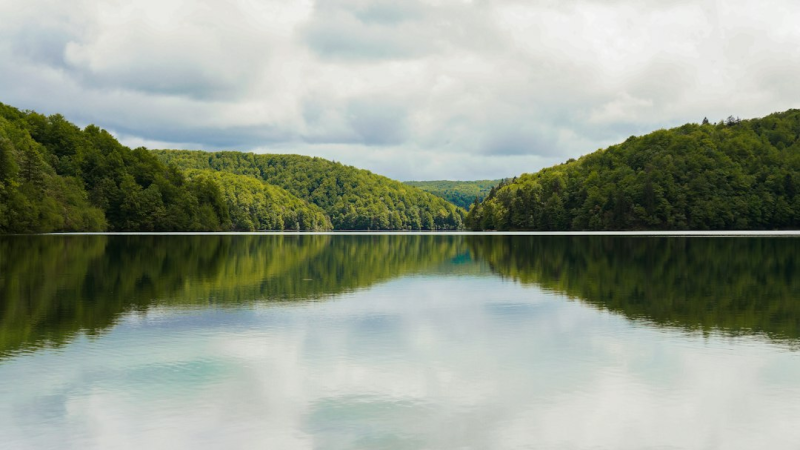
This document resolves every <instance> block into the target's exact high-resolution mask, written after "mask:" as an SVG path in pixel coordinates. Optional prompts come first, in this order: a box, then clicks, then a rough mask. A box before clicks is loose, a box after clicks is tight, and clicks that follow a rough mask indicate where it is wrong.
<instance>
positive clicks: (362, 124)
mask: <svg viewBox="0 0 800 450" xmlns="http://www.w3.org/2000/svg"><path fill="white" fill-rule="evenodd" d="M798 12H800V5H797V4H796V3H795V2H791V1H788V0H784V1H778V3H776V4H773V5H772V6H771V7H770V8H764V7H763V6H761V5H760V4H758V3H757V2H752V1H745V0H738V1H732V2H724V3H723V2H718V1H712V0H707V1H701V2H693V1H682V0H676V1H668V2H656V1H646V2H633V3H632V2H623V1H601V0H573V1H566V2H565V1H542V2H522V1H516V0H499V1H493V2H484V1H480V2H479V1H475V2H464V1H460V0H429V1H426V0H418V1H408V2H402V3H398V2H389V1H384V0H375V1H368V0H336V1H333V0H330V1H318V2H312V1H310V0H309V1H296V2H283V1H263V2H255V1H251V0H228V1H222V2H220V1H211V0H206V1H201V2H188V1H184V0H159V1H155V0H147V1H141V2H136V3H135V4H131V3H129V2H121V1H118V0H97V1H92V0H79V1H76V2H69V3H65V2H56V1H53V0H30V1H27V2H18V1H13V0H0V17H2V22H3V23H2V27H0V101H2V102H5V103H8V104H11V105H14V106H18V107H21V108H29V109H35V110H38V111H40V112H44V113H48V114H50V113H55V112H60V113H63V114H64V115H65V116H66V117H67V118H69V119H71V120H73V121H75V122H77V123H79V124H88V123H96V124H97V125H99V126H102V127H105V128H108V129H111V130H114V131H116V132H118V133H120V137H122V138H123V141H124V142H126V143H129V144H132V145H133V144H136V143H143V142H144V143H146V142H158V143H163V144H164V145H165V146H169V147H187V146H189V147H196V148H203V149H223V148H224V149H239V150H259V151H281V152H299V153H305V154H318V155H320V156H328V155H330V154H331V149H332V148H337V149H341V151H342V155H344V156H342V158H336V159H344V158H345V157H346V158H347V159H348V160H349V161H348V162H349V163H351V164H353V165H356V166H361V167H365V168H368V169H372V170H374V171H378V172H381V173H384V174H386V175H389V176H392V177H396V178H402V179H412V178H416V179H420V178H461V179H469V178H478V177H480V178H486V177H489V178H494V177H504V176H513V175H517V174H519V173H521V172H524V171H527V172H530V171H535V170H537V169H539V168H541V167H543V166H545V165H549V164H552V163H555V162H559V161H563V160H566V159H567V158H569V157H574V156H577V155H580V154H584V153H588V152H591V151H593V150H595V149H597V148H600V147H604V146H606V145H608V144H612V143H615V142H618V141H621V140H623V139H625V138H626V137H627V136H629V135H631V134H639V133H644V132H647V131H649V130H652V129H655V128H660V127H667V126H674V125H679V124H682V123H685V122H688V121H693V122H699V121H700V120H702V118H703V117H704V116H707V117H708V118H709V119H711V120H719V119H721V118H724V117H727V116H728V115H737V116H741V117H754V116H760V115H764V114H767V113H770V112H773V111H778V110H785V109H788V108H790V107H794V106H797V104H798V102H800V88H798V87H797V86H798V85H797V83H796V80H795V78H796V76H795V74H796V73H797V69H798V67H800V45H798V43H800V31H798V28H797V27H795V26H794V25H793V23H792V22H791V21H789V20H786V18H787V17H791V16H792V15H793V14H794V15H796V14H797V13H798ZM409 155H413V159H409ZM512 161H513V163H512Z"/></svg>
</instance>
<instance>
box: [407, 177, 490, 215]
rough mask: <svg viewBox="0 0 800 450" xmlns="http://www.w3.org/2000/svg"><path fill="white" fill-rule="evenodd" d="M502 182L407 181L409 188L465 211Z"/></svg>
mask: <svg viewBox="0 0 800 450" xmlns="http://www.w3.org/2000/svg"><path fill="white" fill-rule="evenodd" d="M500 181H501V180H477V181H447V180H437V181H405V182H404V183H405V184H407V185H409V186H414V187H416V188H419V189H422V190H423V191H425V192H430V193H431V194H433V195H435V196H437V197H441V198H443V199H445V200H447V201H448V202H450V203H452V204H454V205H456V206H459V207H461V208H464V209H469V207H470V205H472V204H473V202H475V200H476V199H477V200H478V202H480V201H482V200H483V199H484V198H485V197H486V195H487V194H489V191H490V190H491V189H492V188H493V187H495V186H497V184H498V183H500Z"/></svg>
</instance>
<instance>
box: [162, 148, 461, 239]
mask: <svg viewBox="0 0 800 450" xmlns="http://www.w3.org/2000/svg"><path fill="white" fill-rule="evenodd" d="M153 154H154V155H156V156H157V157H158V158H159V159H160V160H161V161H163V162H164V163H167V164H174V165H176V166H177V167H179V168H180V169H183V170H190V169H200V170H216V171H220V172H229V173H235V174H239V175H248V176H251V177H254V178H257V179H259V180H263V181H265V182H267V183H270V184H273V185H276V186H280V187H282V188H284V189H286V190H287V191H289V192H290V193H291V194H293V195H295V196H297V197H299V198H301V199H304V200H306V201H308V202H310V203H313V204H315V205H317V206H319V207H320V208H322V209H323V210H324V211H325V212H326V214H328V216H329V217H330V220H331V223H332V224H333V227H334V229H337V230H419V229H422V230H457V229H460V228H462V223H463V216H464V211H463V210H461V209H459V208H457V207H456V206H454V205H452V204H450V203H448V202H446V201H445V200H443V199H441V198H438V197H436V196H434V195H432V194H429V193H427V192H424V191H421V190H419V189H417V188H414V187H411V186H406V185H404V184H403V183H401V182H399V181H395V180H391V179H389V178H386V177H383V176H380V175H376V174H373V173H372V172H369V171H367V170H362V169H356V168H355V167H351V166H345V165H343V164H339V163H335V162H333V161H328V160H325V159H322V158H312V157H308V156H300V155H271V154H253V153H242V152H203V151H188V150H153Z"/></svg>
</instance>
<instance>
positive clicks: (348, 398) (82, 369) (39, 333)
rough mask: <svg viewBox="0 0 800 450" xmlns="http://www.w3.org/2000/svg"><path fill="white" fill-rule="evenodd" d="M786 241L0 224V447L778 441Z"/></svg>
mask: <svg viewBox="0 0 800 450" xmlns="http://www.w3.org/2000/svg"><path fill="white" fill-rule="evenodd" d="M798 250H800V248H798V240H794V239H777V238H772V239H766V238H741V239H727V238H713V239H705V238H703V239H699V238H691V239H690V238H610V237H525V236H514V237H507V236H441V235H430V236H401V235H395V236H347V235H345V236H341V235H334V236H303V235H286V236H180V237H176V236H117V237H111V236H89V237H87V236H68V237H65V236H42V237H7V238H1V239H0V296H1V297H0V300H1V301H2V303H0V314H2V316H0V343H1V344H2V351H3V352H4V355H5V356H4V357H3V359H2V360H0V399H2V400H3V401H2V402H0V435H2V436H3V441H2V442H3V444H4V445H6V446H8V447H9V448H15V449H17V448H19V449H25V448H37V449H39V448H59V449H61V448H142V447H145V448H147V447H153V448H163V447H164V445H165V444H164V443H165V442H168V443H169V447H170V448H176V449H180V448H186V449H196V448H252V447H254V446H256V447H258V446H262V447H268V448H290V449H295V448H297V449H305V448H330V449H351V448H370V449H371V448H387V449H404V448H409V449H413V448H431V449H438V448H442V449H450V448H497V449H506V448H508V449H516V448H609V449H641V448H698V447H702V448H726V449H729V448H742V449H746V448H753V447H768V448H787V449H791V448H795V447H796V443H797V442H800V428H798V427H797V426H796V423H795V422H796V417H798V415H800V384H799V383H798V381H797V380H798V379H800V358H798V353H797V352H795V351H787V348H791V347H787V345H785V344H786V343H790V344H793V343H796V342H797V341H798V340H799V339H800V337H799V336H798V334H797V333H798V332H797V330H798V323H797V321H798V318H799V317H800V312H799V311H798V302H800V296H799V295H798V284H797V283H798V281H797V280H798V279H800V274H798V273H797V271H798V264H797V263H796V261H797V258H798V256H797V255H798V254H800V253H798ZM408 275H413V276H408ZM510 280H511V281H510ZM565 297H569V298H572V299H576V300H577V301H565ZM306 300H326V301H312V302H308V301H306ZM587 305H588V307H587ZM665 329H667V330H675V329H678V330H698V331H703V332H706V333H708V335H709V337H708V338H701V337H699V336H697V335H696V334H686V333H682V332H679V333H676V332H672V331H670V332H664V330H665ZM82 331H85V332H86V334H87V335H88V336H86V335H84V333H81V332H82ZM720 333H723V334H724V338H720V335H719V334H720ZM100 334H101V336H100V337H99V338H96V337H93V336H92V335H100ZM753 335H758V337H757V338H753ZM761 336H768V337H769V338H770V340H769V341H766V340H765V339H762V338H761ZM776 344H777V345H776ZM52 348H54V349H52ZM0 447H2V445H0Z"/></svg>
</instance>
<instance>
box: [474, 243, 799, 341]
mask: <svg viewBox="0 0 800 450" xmlns="http://www.w3.org/2000/svg"><path fill="white" fill-rule="evenodd" d="M469 244H470V248H471V249H472V250H473V251H474V254H475V255H476V257H477V258H480V259H483V260H486V261H487V262H488V263H489V265H490V267H491V268H492V270H493V271H494V272H495V273H497V274H499V275H501V276H503V277H509V278H511V279H513V280H517V281H519V282H521V283H523V284H533V285H537V286H540V287H542V288H544V289H548V290H552V291H555V292H561V293H565V294H567V295H569V296H570V297H572V298H576V299H579V300H581V301H582V302H584V303H588V304H591V305H594V306H597V307H599V308H603V309H607V310H610V311H613V312H617V313H620V314H623V315H625V316H626V317H628V318H630V319H643V320H646V321H647V322H649V323H652V324H655V325H659V326H670V327H681V328H684V329H688V330H700V331H703V332H709V331H712V330H716V331H721V332H724V333H727V334H730V335H741V334H762V333H763V334H766V335H767V336H769V337H770V338H771V339H774V340H781V341H790V342H791V341H796V340H797V339H798V338H800V239H797V238H759V237H750V238H733V237H728V238H725V237H715V238H687V237H679V238H675V237H669V238H667V237H618V236H569V237H568V236H550V237H537V236H491V237H479V238H476V239H470V240H469Z"/></svg>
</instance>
